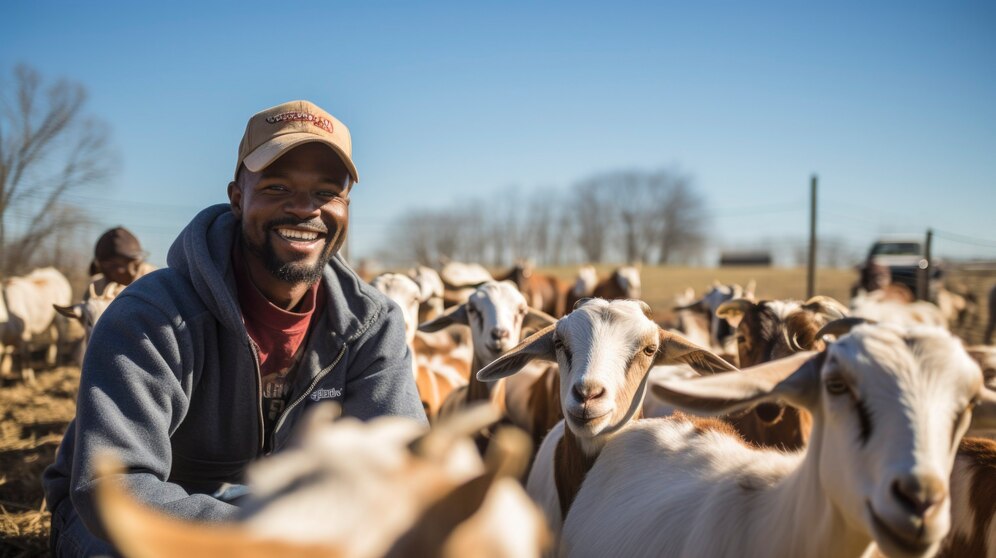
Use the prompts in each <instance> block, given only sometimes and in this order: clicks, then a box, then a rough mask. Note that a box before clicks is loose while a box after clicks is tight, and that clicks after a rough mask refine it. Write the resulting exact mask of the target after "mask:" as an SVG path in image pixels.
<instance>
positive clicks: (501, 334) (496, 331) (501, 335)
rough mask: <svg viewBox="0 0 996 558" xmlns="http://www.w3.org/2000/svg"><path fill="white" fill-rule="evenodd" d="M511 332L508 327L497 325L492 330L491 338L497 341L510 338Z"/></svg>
mask: <svg viewBox="0 0 996 558" xmlns="http://www.w3.org/2000/svg"><path fill="white" fill-rule="evenodd" d="M508 336H509V332H508V328H504V327H496V328H493V329H492V330H491V338H492V339H494V340H495V341H501V340H502V339H508Z"/></svg>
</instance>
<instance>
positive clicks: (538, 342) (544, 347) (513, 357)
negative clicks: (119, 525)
mask: <svg viewBox="0 0 996 558" xmlns="http://www.w3.org/2000/svg"><path fill="white" fill-rule="evenodd" d="M556 327H557V326H556V324H553V325H548V326H546V327H545V328H543V329H541V330H539V331H537V332H536V333H534V334H532V335H531V336H529V337H527V338H526V339H524V340H523V341H522V343H519V345H518V346H516V347H515V348H514V349H512V350H511V351H509V352H507V353H505V354H503V355H501V356H500V357H498V358H496V359H495V360H493V361H492V362H491V364H488V365H487V366H485V367H484V368H481V370H480V371H478V373H477V379H478V380H480V381H482V382H494V381H497V380H500V379H501V378H504V377H506V376H511V375H512V374H515V373H516V372H518V371H519V370H521V369H522V367H523V366H525V365H526V364H528V363H529V362H530V361H532V360H535V359H539V360H551V361H552V360H557V351H556V350H555V349H554V347H553V332H554V329H556Z"/></svg>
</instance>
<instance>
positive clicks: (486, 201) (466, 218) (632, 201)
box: [380, 169, 708, 267]
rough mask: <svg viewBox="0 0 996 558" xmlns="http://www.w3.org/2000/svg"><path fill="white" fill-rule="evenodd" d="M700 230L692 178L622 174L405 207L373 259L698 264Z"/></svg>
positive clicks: (703, 226) (700, 206)
mask: <svg viewBox="0 0 996 558" xmlns="http://www.w3.org/2000/svg"><path fill="white" fill-rule="evenodd" d="M707 228H708V223H707V212H706V207H705V202H704V200H703V198H702V196H701V195H700V194H699V192H698V190H697V189H696V187H695V185H694V181H693V179H692V178H691V177H690V176H688V175H686V174H683V173H681V172H679V171H676V170H673V169H659V170H654V171H638V170H624V171H614V172H607V173H601V174H597V175H593V176H590V177H587V178H585V179H582V180H580V181H578V182H576V183H574V184H573V185H571V186H570V187H568V188H566V189H561V190H553V189H543V190H537V191H534V192H531V193H528V194H523V193H521V192H520V191H518V190H515V189H509V190H505V191H502V192H499V193H495V194H493V195H491V196H490V197H488V198H484V197H482V198H478V199H474V200H470V201H464V202H456V203H452V204H450V205H448V206H443V207H434V208H423V209H412V210H409V211H407V212H405V214H404V215H401V216H399V218H398V219H397V220H396V221H395V223H394V225H392V228H391V229H390V231H389V233H388V240H387V244H386V246H384V247H383V249H382V251H381V254H380V255H381V257H382V259H384V260H385V261H389V262H393V263H410V262H417V263H420V264H423V265H435V264H437V263H438V262H440V261H445V260H447V259H449V260H460V261H473V262H480V263H483V264H485V265H489V266H493V267H501V266H507V265H510V264H511V263H513V262H514V261H515V260H517V259H522V258H527V259H530V260H532V261H534V262H535V263H536V264H537V265H542V266H559V265H570V264H576V263H582V262H592V263H603V262H627V263H644V264H686V263H690V262H695V263H698V262H697V259H696V258H697V256H698V254H699V252H700V249H701V248H702V246H703V244H704V242H705V240H706V233H705V231H706V230H707Z"/></svg>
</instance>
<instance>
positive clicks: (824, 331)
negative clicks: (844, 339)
mask: <svg viewBox="0 0 996 558" xmlns="http://www.w3.org/2000/svg"><path fill="white" fill-rule="evenodd" d="M873 323H875V322H873V321H872V320H866V319H865V318H858V317H857V316H851V317H849V318H841V319H839V320H834V321H832V322H830V323H828V324H827V325H825V326H823V327H822V328H820V330H819V331H818V332H816V338H817V339H822V338H823V336H824V335H833V336H835V337H841V336H842V335H846V334H848V333H849V332H850V331H851V329H852V328H853V327H854V326H857V325H861V324H873Z"/></svg>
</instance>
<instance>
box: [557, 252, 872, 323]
mask: <svg viewBox="0 0 996 558" xmlns="http://www.w3.org/2000/svg"><path fill="white" fill-rule="evenodd" d="M596 269H598V273H599V276H601V277H604V276H607V275H608V274H609V273H611V272H612V270H613V269H615V266H611V265H606V266H596ZM540 271H542V272H544V273H549V274H551V275H555V276H557V277H559V278H561V279H564V280H568V281H573V279H574V277H575V275H576V273H577V266H568V267H548V268H542V269H541V270H540ZM640 274H641V278H642V281H643V300H645V301H646V302H647V304H649V305H650V307H651V308H653V309H654V314H656V316H657V319H658V320H662V319H666V318H668V317H670V314H671V312H670V309H671V307H672V306H673V305H674V297H675V296H676V295H678V294H679V293H681V292H683V291H684V290H685V289H686V288H688V287H692V288H693V289H695V294H696V295H701V294H702V293H704V292H705V291H706V290H707V289H708V288H709V286H710V285H712V282H713V280H717V281H719V282H720V283H726V284H729V283H739V284H740V285H746V284H747V282H748V281H750V280H751V279H753V280H754V281H756V282H757V296H758V297H759V298H761V299H774V298H795V299H804V298H805V297H806V269H805V268H779V267H717V268H703V267H670V266H645V267H643V268H642V269H641V270H640ZM856 280H857V274H856V273H855V272H854V270H852V269H836V268H833V269H830V268H828V269H820V270H818V271H817V275H816V292H817V294H822V295H826V296H832V297H834V298H836V299H837V300H839V301H841V302H842V303H844V304H847V303H848V301H849V300H850V296H849V293H850V289H851V285H852V284H853V283H854V282H855V281H856Z"/></svg>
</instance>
